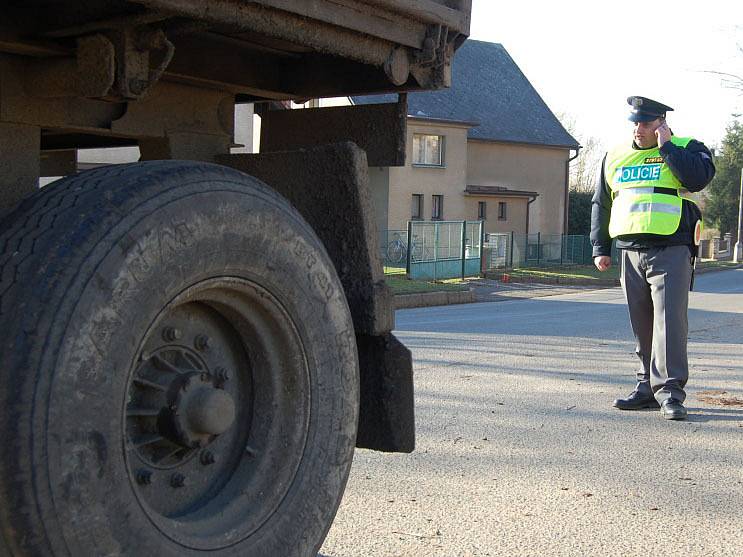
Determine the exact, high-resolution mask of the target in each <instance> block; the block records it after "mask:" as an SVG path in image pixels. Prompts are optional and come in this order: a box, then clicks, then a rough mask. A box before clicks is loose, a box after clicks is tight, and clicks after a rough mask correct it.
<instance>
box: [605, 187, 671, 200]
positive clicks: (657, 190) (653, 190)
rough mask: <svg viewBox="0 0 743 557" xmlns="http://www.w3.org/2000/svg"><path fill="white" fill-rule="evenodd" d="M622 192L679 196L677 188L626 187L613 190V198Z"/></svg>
mask: <svg viewBox="0 0 743 557" xmlns="http://www.w3.org/2000/svg"><path fill="white" fill-rule="evenodd" d="M622 192H632V193H662V194H665V195H672V196H674V197H679V190H677V189H675V188H660V187H657V188H625V189H622V190H617V191H614V192H612V195H611V198H612V199H614V198H615V197H616V196H617V195H619V194H620V193H622Z"/></svg>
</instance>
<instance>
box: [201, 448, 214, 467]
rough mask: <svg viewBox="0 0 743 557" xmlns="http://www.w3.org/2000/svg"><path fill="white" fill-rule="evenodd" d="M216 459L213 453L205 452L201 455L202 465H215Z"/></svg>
mask: <svg viewBox="0 0 743 557" xmlns="http://www.w3.org/2000/svg"><path fill="white" fill-rule="evenodd" d="M216 460H217V459H216V458H214V453H213V452H211V451H203V452H202V453H201V464H203V465H204V466H208V465H209V464H214V463H215V462H216Z"/></svg>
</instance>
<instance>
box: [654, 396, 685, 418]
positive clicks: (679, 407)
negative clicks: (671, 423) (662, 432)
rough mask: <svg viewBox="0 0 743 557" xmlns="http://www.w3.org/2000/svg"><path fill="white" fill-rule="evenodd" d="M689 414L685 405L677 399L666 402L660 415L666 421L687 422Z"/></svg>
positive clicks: (661, 408)
mask: <svg viewBox="0 0 743 557" xmlns="http://www.w3.org/2000/svg"><path fill="white" fill-rule="evenodd" d="M687 414H688V412H687V411H686V408H684V405H683V404H681V401H678V400H676V399H675V398H669V399H666V400H664V401H663V404H662V405H661V407H660V415H661V416H663V417H664V418H665V419H666V420H685V419H686V415H687Z"/></svg>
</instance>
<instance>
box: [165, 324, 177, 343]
mask: <svg viewBox="0 0 743 557" xmlns="http://www.w3.org/2000/svg"><path fill="white" fill-rule="evenodd" d="M180 338H181V331H180V330H179V329H176V328H175V327H165V328H164V329H163V340H165V341H166V342H173V341H176V340H179V339H180Z"/></svg>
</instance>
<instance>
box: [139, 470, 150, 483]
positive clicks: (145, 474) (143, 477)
mask: <svg viewBox="0 0 743 557" xmlns="http://www.w3.org/2000/svg"><path fill="white" fill-rule="evenodd" d="M137 483H139V484H141V485H150V484H151V483H152V472H150V471H149V470H140V471H139V472H137Z"/></svg>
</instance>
